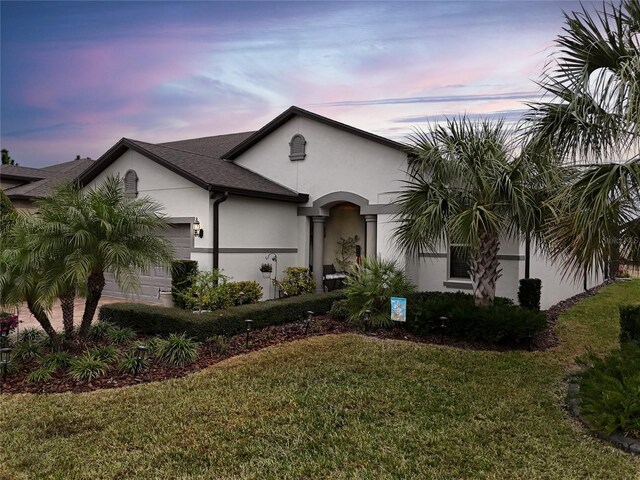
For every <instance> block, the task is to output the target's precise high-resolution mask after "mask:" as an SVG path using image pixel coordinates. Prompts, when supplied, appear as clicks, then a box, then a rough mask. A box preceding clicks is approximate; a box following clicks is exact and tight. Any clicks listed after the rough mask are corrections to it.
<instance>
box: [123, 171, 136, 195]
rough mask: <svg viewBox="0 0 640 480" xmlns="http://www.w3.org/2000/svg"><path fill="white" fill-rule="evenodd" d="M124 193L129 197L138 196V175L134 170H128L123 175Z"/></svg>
mask: <svg viewBox="0 0 640 480" xmlns="http://www.w3.org/2000/svg"><path fill="white" fill-rule="evenodd" d="M124 193H125V194H126V195H127V196H129V197H137V196H138V174H137V173H136V172H135V170H129V171H128V172H127V173H126V174H125V175H124Z"/></svg>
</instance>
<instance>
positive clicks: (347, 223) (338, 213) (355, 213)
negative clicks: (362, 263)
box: [323, 205, 365, 268]
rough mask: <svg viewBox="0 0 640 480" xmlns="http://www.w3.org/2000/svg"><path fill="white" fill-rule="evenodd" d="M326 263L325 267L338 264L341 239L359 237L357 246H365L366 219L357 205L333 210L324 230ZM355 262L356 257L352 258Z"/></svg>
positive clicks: (337, 206) (338, 206)
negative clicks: (337, 258)
mask: <svg viewBox="0 0 640 480" xmlns="http://www.w3.org/2000/svg"><path fill="white" fill-rule="evenodd" d="M324 235H325V237H324V261H323V265H329V264H334V265H335V267H336V268H339V266H338V264H337V263H336V257H338V253H337V250H338V241H339V240H340V239H341V238H348V237H354V236H356V235H357V236H358V241H357V242H356V244H357V245H360V246H361V247H362V251H364V246H365V243H364V241H365V227H364V217H363V216H362V215H360V209H359V208H358V207H357V206H355V205H336V206H335V207H333V208H331V216H330V217H329V218H328V219H327V221H326V224H325V230H324ZM351 259H352V260H355V255H353V256H352V257H351Z"/></svg>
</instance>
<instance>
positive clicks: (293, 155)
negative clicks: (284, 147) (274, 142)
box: [289, 134, 307, 162]
mask: <svg viewBox="0 0 640 480" xmlns="http://www.w3.org/2000/svg"><path fill="white" fill-rule="evenodd" d="M306 145H307V141H306V140H305V139H304V137H303V136H302V135H300V134H296V135H294V136H293V138H292V139H291V142H289V147H290V148H291V151H290V153H289V160H291V161H292V162H294V161H296V160H304V157H306V156H307V154H306V153H305V149H306Z"/></svg>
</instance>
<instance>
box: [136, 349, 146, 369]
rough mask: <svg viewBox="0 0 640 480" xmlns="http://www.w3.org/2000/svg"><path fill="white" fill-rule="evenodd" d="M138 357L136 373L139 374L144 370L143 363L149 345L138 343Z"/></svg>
mask: <svg viewBox="0 0 640 480" xmlns="http://www.w3.org/2000/svg"><path fill="white" fill-rule="evenodd" d="M134 355H135V358H136V370H135V373H136V374H138V373H140V372H141V371H142V365H143V362H144V357H145V356H146V355H147V347H145V346H144V345H138V346H137V347H136V351H135V354H134Z"/></svg>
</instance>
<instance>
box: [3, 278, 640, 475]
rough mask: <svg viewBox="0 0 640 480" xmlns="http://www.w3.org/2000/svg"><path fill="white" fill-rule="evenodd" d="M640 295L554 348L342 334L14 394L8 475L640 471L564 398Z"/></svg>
mask: <svg viewBox="0 0 640 480" xmlns="http://www.w3.org/2000/svg"><path fill="white" fill-rule="evenodd" d="M632 298H640V282H638V281H635V282H633V283H624V284H616V285H613V286H611V287H607V288H606V289H604V290H603V291H602V292H601V293H600V294H598V295H597V296H596V297H593V298H590V299H587V300H585V301H584V302H583V303H581V304H579V305H578V306H576V307H575V308H574V309H573V310H572V311H570V312H568V313H567V314H564V315H562V316H561V317H560V319H559V322H558V330H559V335H560V339H561V345H560V346H559V347H557V348H555V349H553V350H550V351H546V352H524V351H512V352H488V351H482V352H476V351H467V350H460V349H456V348H451V347H441V346H433V345H425V344H414V343H409V342H403V341H395V340H379V339H375V338H368V337H362V336H359V335H353V334H349V335H332V336H325V337H314V338H309V339H307V340H303V341H297V342H293V343H289V344H284V345H280V346H277V347H270V348H268V349H265V350H262V351H259V352H254V353H251V354H249V355H245V356H240V357H236V358H233V359H230V360H227V361H225V362H223V363H220V364H218V365H216V366H214V367H211V368H209V369H207V370H205V371H202V372H199V373H196V374H194V375H191V376H189V377H186V378H182V379H179V380H172V381H168V382H162V383H152V384H145V385H140V386H137V387H130V388H126V389H118V390H105V391H96V392H92V393H86V394H71V393H66V394H57V395H26V394H25V395H6V396H3V397H2V399H1V400H2V401H1V403H0V445H1V446H2V449H1V453H0V477H3V476H4V477H7V478H16V477H17V478H91V479H93V478H176V477H180V478H190V477H191V478H260V479H264V478H376V479H377V478H438V479H445V478H509V479H511V478H527V479H530V478H550V479H555V478H562V479H565V478H576V479H577V478H595V479H602V478H616V479H625V478H629V479H630V478H635V477H636V476H637V474H638V471H640V462H639V461H638V460H637V459H635V458H633V457H631V456H630V455H628V454H624V453H622V452H621V451H618V450H616V449H614V448H613V447H610V446H608V445H605V444H603V443H601V442H600V441H598V440H596V439H594V438H592V437H591V436H590V435H589V434H587V433H586V432H585V431H584V429H583V428H582V427H581V426H579V425H577V424H576V423H575V422H574V421H572V420H571V419H570V417H569V416H568V415H567V414H566V413H565V411H564V409H563V407H562V405H563V402H564V395H565V389H564V388H565V384H564V380H565V377H566V374H567V371H568V370H569V369H571V368H572V365H573V359H574V357H575V356H576V355H580V354H582V353H583V352H584V351H585V350H586V347H587V346H591V347H592V348H593V350H594V351H596V352H599V353H600V352H604V351H606V350H608V349H610V348H612V347H614V346H615V344H616V338H617V332H618V323H617V304H618V303H620V302H621V301H623V300H625V299H626V300H627V301H628V300H629V299H632Z"/></svg>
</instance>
